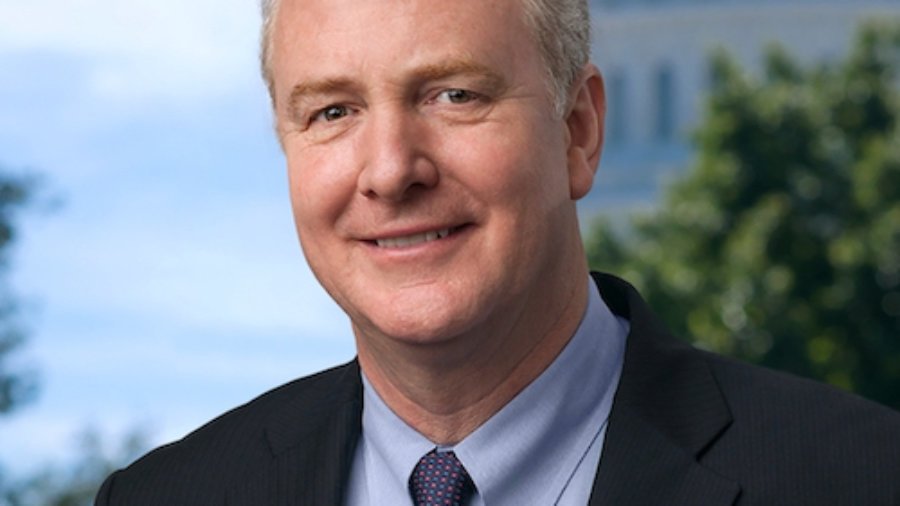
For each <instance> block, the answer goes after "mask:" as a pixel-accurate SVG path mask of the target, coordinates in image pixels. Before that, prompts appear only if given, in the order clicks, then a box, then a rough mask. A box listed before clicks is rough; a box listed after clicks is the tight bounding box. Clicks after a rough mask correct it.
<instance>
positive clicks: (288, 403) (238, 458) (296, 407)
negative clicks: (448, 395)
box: [98, 361, 359, 506]
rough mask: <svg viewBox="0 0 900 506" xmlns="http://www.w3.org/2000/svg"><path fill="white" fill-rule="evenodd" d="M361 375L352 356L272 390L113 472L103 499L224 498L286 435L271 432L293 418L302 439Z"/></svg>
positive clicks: (168, 500)
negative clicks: (350, 359) (275, 443)
mask: <svg viewBox="0 0 900 506" xmlns="http://www.w3.org/2000/svg"><path fill="white" fill-rule="evenodd" d="M358 377H359V372H358V367H357V365H356V363H355V361H354V362H351V363H349V364H345V365H343V366H339V367H335V368H333V369H329V370H326V371H322V372H319V373H317V374H314V375H311V376H307V377H304V378H300V379H297V380H294V381H292V382H290V383H287V384H284V385H282V386H279V387H277V388H275V389H273V390H270V391H268V392H266V393H264V394H262V395H260V396H259V397H256V398H255V399H253V400H251V401H249V402H247V403H246V404H243V405H241V406H238V407H236V408H234V409H232V410H230V411H228V412H226V413H224V414H222V415H220V416H218V417H217V418H215V419H213V420H211V421H209V422H208V423H206V424H205V425H203V426H202V427H200V428H198V429H196V430H195V431H193V432H191V433H190V434H188V435H186V436H185V437H184V438H182V439H180V440H178V441H175V442H173V443H169V444H167V445H164V446H161V447H159V448H157V449H155V450H153V451H151V452H150V453H148V454H146V455H144V456H143V457H141V458H140V459H138V460H137V461H135V462H134V463H133V464H131V465H130V466H128V467H127V468H125V469H122V470H120V471H118V472H116V473H114V474H113V475H112V476H110V478H108V479H107V482H106V483H105V484H104V486H103V488H102V489H101V493H100V495H99V496H98V504H128V505H129V506H131V505H135V506H137V505H143V504H147V505H150V504H210V503H219V502H221V501H220V500H214V498H219V497H222V498H224V495H223V494H224V493H225V489H226V488H227V486H228V484H229V483H233V482H234V481H235V478H236V477H239V476H243V475H245V474H246V473H249V472H253V469H254V468H255V467H257V466H258V465H259V464H260V463H263V462H267V461H269V460H270V459H271V458H272V456H273V447H272V440H273V437H276V438H277V437H281V436H282V435H281V434H280V433H279V434H277V435H275V436H273V432H279V431H283V427H284V426H285V425H290V426H291V427H292V429H291V430H294V432H296V434H292V436H296V437H297V438H302V432H303V431H304V430H309V431H312V430H314V429H315V428H316V427H317V426H318V425H321V424H323V423H327V422H328V413H329V410H330V409H332V408H333V407H334V406H336V405H339V404H341V403H342V402H344V401H352V400H353V399H352V397H353V396H354V395H355V394H354V391H355V389H356V384H357V383H358V381H359V380H358ZM220 494H222V495H221V496H220ZM101 497H109V498H110V499H109V502H108V503H107V502H100V500H101ZM223 500H224V499H223Z"/></svg>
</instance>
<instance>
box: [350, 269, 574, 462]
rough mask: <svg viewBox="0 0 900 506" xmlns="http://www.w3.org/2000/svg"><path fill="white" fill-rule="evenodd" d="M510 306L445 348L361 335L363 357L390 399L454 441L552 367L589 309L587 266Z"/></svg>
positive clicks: (443, 439) (408, 416)
mask: <svg viewBox="0 0 900 506" xmlns="http://www.w3.org/2000/svg"><path fill="white" fill-rule="evenodd" d="M573 271H577V272H567V273H566V275H564V276H561V277H560V278H558V279H565V280H566V282H563V283H556V289H555V290H553V291H551V292H550V293H554V294H555V295H556V296H555V297H553V296H548V295H547V293H548V292H543V293H541V294H539V296H535V297H534V299H535V300H532V301H528V302H527V303H524V304H522V305H521V307H519V308H514V310H512V311H510V313H509V315H508V316H509V317H508V318H506V320H505V323H504V324H503V325H501V326H499V327H498V326H495V327H493V328H491V329H486V330H482V331H480V332H472V335H470V336H460V337H459V338H458V339H452V340H448V341H447V342H443V343H441V344H439V345H435V346H427V347H416V346H402V345H399V346H400V348H401V349H390V350H376V349H373V347H371V346H367V340H366V339H360V338H359V333H358V332H357V347H358V351H359V362H360V366H361V367H362V369H363V371H365V373H366V377H367V378H368V379H369V382H370V383H371V384H372V386H373V387H374V388H375V390H376V391H377V392H378V394H379V395H380V396H381V398H382V399H383V400H384V401H385V403H386V404H387V405H388V406H389V407H390V408H391V410H392V411H394V412H395V413H396V414H397V415H398V416H399V417H400V418H401V419H403V420H404V421H405V422H406V423H407V424H409V425H410V426H411V427H413V428H414V429H416V430H417V431H418V432H419V433H421V434H423V435H424V436H425V437H427V438H428V439H429V440H431V441H432V442H434V443H435V444H441V445H453V444H456V443H458V442H459V441H461V440H462V439H464V438H465V437H466V436H468V435H469V434H471V433H472V432H473V431H474V430H475V429H477V428H478V427H480V426H481V425H482V424H483V423H484V422H485V421H487V420H488V419H489V418H490V417H492V416H493V415H494V414H495V413H497V412H498V411H500V409H502V408H503V406H505V405H506V404H507V403H508V402H509V401H511V400H512V399H513V398H514V397H515V396H516V395H517V394H518V393H519V392H521V391H522V390H523V389H524V388H525V387H527V386H528V385H529V384H530V383H531V382H532V381H533V380H534V379H536V378H537V377H538V376H540V374H541V373H542V372H543V371H544V370H545V369H547V367H549V365H550V364H551V363H552V362H553V361H554V360H555V359H556V357H557V356H558V355H559V353H560V352H561V351H562V350H563V348H565V346H566V344H568V342H569V340H570V339H571V338H572V336H573V335H574V333H575V331H576V330H577V328H578V325H579V323H580V321H581V318H582V316H583V314H584V311H585V308H586V306H587V268H586V267H581V266H579V268H577V269H573Z"/></svg>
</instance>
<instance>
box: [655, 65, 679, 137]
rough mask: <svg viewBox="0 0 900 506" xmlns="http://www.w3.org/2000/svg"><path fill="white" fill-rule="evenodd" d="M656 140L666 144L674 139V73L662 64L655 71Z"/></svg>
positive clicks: (669, 67)
mask: <svg viewBox="0 0 900 506" xmlns="http://www.w3.org/2000/svg"><path fill="white" fill-rule="evenodd" d="M655 89H656V90H655V91H656V140H657V141H662V142H668V141H671V140H673V139H674V138H675V124H676V118H675V73H674V71H673V70H672V66H671V65H668V64H663V65H661V66H660V67H659V69H657V71H656V82H655Z"/></svg>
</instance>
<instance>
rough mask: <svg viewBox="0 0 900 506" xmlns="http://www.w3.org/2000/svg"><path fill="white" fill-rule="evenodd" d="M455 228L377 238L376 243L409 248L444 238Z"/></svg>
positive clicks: (390, 246)
mask: <svg viewBox="0 0 900 506" xmlns="http://www.w3.org/2000/svg"><path fill="white" fill-rule="evenodd" d="M453 230H454V229H452V228H442V229H440V230H432V231H430V232H422V233H420V234H412V235H407V236H403V237H391V238H390V239H376V240H375V244H376V245H378V247H379V248H408V247H410V246H416V245H418V244H423V243H426V242H431V241H436V240H438V239H443V238H445V237H447V236H448V235H450V234H451V233H452V232H453Z"/></svg>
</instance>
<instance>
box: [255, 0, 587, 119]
mask: <svg viewBox="0 0 900 506" xmlns="http://www.w3.org/2000/svg"><path fill="white" fill-rule="evenodd" d="M282 1H283V0H261V6H262V16H263V24H262V36H261V45H262V47H261V49H262V50H261V51H260V62H261V65H262V74H263V78H264V79H265V81H266V84H267V85H268V87H269V93H270V94H272V92H273V89H272V82H273V81H272V79H273V78H272V63H271V54H272V52H271V46H272V32H273V27H274V24H275V18H276V16H277V15H278V7H279V5H280V4H281V3H282ZM521 2H522V13H523V14H524V16H525V22H526V23H527V25H528V27H529V28H530V29H531V33H532V36H533V37H534V41H535V42H536V43H537V44H538V46H539V48H540V52H541V57H542V59H543V61H544V65H545V66H546V70H547V85H548V91H549V93H550V94H551V96H552V97H553V100H554V103H555V107H556V110H557V112H558V113H559V114H562V113H563V111H564V109H565V106H566V101H567V100H568V92H569V89H570V88H571V86H572V83H574V82H575V80H576V79H577V78H578V75H579V73H580V72H581V69H582V67H584V65H585V64H586V63H587V62H588V58H589V57H590V22H589V17H588V5H587V1H586V0H521ZM272 96H273V100H274V95H272Z"/></svg>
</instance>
